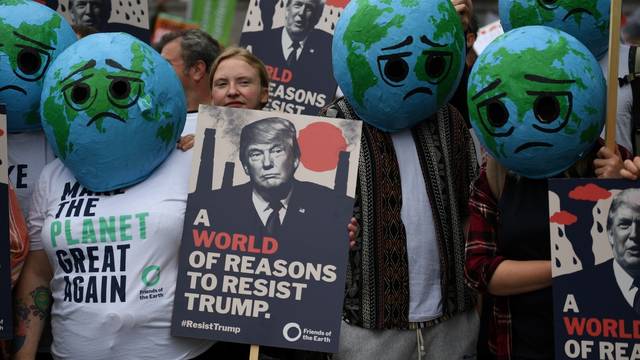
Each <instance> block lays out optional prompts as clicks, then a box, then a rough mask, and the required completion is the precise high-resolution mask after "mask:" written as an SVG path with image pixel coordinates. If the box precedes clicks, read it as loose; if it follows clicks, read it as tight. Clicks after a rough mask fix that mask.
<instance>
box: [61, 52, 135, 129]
mask: <svg viewBox="0 0 640 360" xmlns="http://www.w3.org/2000/svg"><path fill="white" fill-rule="evenodd" d="M105 64H106V68H97V67H96V66H97V63H96V61H95V60H89V61H87V62H86V63H85V64H84V65H82V66H81V67H80V68H78V69H76V70H75V71H73V72H72V73H70V74H69V75H67V77H65V78H64V79H63V80H62V82H61V92H62V93H63V94H64V101H65V103H66V105H67V106H68V107H69V108H71V109H73V110H75V111H76V112H86V113H87V114H88V115H89V116H90V118H89V120H88V122H87V125H86V126H91V125H94V124H95V126H96V127H97V128H98V129H100V128H102V125H103V121H104V120H105V119H114V120H116V121H119V122H121V123H126V122H127V121H126V120H125V119H126V118H127V113H128V109H129V108H131V107H132V106H134V105H135V104H136V103H137V102H138V99H139V98H140V95H141V93H142V89H143V81H142V79H140V75H141V74H142V72H141V71H137V70H133V69H127V68H125V67H124V66H123V65H121V64H120V63H118V62H117V61H115V60H113V59H106V60H105Z"/></svg>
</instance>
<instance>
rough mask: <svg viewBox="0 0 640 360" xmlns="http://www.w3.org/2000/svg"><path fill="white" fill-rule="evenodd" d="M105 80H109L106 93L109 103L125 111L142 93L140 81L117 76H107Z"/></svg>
mask: <svg viewBox="0 0 640 360" xmlns="http://www.w3.org/2000/svg"><path fill="white" fill-rule="evenodd" d="M107 79H109V80H110V82H109V88H108V89H107V93H108V96H109V102H110V103H111V104H113V106H115V107H117V108H120V109H126V108H129V107H131V106H132V105H133V104H135V103H136V102H137V101H138V99H139V98H140V93H141V91H142V80H141V79H138V78H135V77H129V76H118V75H108V76H107Z"/></svg>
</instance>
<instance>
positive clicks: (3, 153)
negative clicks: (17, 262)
mask: <svg viewBox="0 0 640 360" xmlns="http://www.w3.org/2000/svg"><path fill="white" fill-rule="evenodd" d="M6 114H7V111H6V109H5V107H4V105H2V104H0V339H9V338H11V336H12V331H13V326H12V316H11V262H10V260H9V254H10V252H11V251H10V243H9V176H8V165H9V162H8V159H7V116H6Z"/></svg>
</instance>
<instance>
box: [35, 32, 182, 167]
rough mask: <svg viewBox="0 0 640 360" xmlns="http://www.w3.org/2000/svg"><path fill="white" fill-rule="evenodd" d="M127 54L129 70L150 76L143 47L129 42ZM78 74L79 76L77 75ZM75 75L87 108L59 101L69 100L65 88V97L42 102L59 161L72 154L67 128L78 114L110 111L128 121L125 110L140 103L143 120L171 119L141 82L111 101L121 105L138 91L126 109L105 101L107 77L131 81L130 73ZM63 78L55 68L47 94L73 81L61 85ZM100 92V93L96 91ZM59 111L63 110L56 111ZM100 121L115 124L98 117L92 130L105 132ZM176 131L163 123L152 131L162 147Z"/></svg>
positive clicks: (89, 115)
mask: <svg viewBox="0 0 640 360" xmlns="http://www.w3.org/2000/svg"><path fill="white" fill-rule="evenodd" d="M131 51H132V54H133V59H132V61H131V68H132V69H133V70H135V71H141V72H142V74H144V75H146V76H143V77H142V78H145V77H149V76H150V75H151V74H152V68H153V67H152V65H153V62H152V60H151V59H152V57H151V56H150V53H149V50H148V49H146V48H145V47H143V46H142V45H140V44H137V43H133V44H132V46H131ZM87 63H88V61H82V62H80V63H77V64H74V65H72V66H71V67H70V69H69V71H68V73H72V72H74V71H76V70H78V69H80V68H81V67H83V66H85V65H86V64H87ZM78 75H79V76H78ZM78 75H74V77H76V78H85V77H87V78H86V79H85V80H83V81H82V83H84V84H86V85H88V86H89V88H90V95H89V99H88V100H87V102H90V104H89V105H88V107H87V108H86V109H83V110H76V109H74V108H72V107H71V106H69V105H68V104H67V102H66V101H65V100H64V99H63V97H64V96H65V95H66V96H67V97H68V98H70V96H71V94H70V92H71V89H72V87H69V88H67V89H66V90H65V92H67V93H68V94H60V95H58V96H49V97H47V99H46V100H45V103H44V105H43V106H44V108H43V109H44V113H45V114H47V115H46V117H45V121H46V122H47V123H48V124H49V125H50V126H51V127H52V128H53V132H54V137H55V139H56V144H57V147H58V150H59V156H60V158H62V159H65V158H66V157H67V155H68V154H69V153H71V152H72V151H73V144H72V143H69V129H70V127H71V123H72V122H73V121H75V120H76V117H77V116H78V115H79V114H83V115H86V117H87V119H91V118H93V117H94V116H95V115H98V114H100V113H102V112H111V113H114V114H116V115H118V116H120V117H121V118H123V119H125V120H128V119H129V118H130V116H129V109H130V108H131V107H134V106H138V102H140V101H144V102H145V103H146V104H147V106H148V108H147V109H145V110H143V111H142V116H143V118H144V119H145V120H146V121H151V122H158V123H159V122H161V120H164V119H170V118H171V116H173V114H172V113H170V112H163V111H162V109H161V106H160V105H161V104H160V102H158V101H157V102H156V103H153V101H151V100H150V99H154V98H155V97H154V93H153V88H152V87H151V86H145V84H144V82H142V81H131V82H130V84H131V92H130V94H129V96H128V97H127V98H125V99H122V100H113V99H112V100H111V101H115V102H116V103H118V104H119V105H121V106H123V105H126V104H128V103H130V102H131V101H132V100H133V97H135V96H136V95H137V94H138V91H139V92H140V98H139V99H138V100H137V101H136V102H134V103H132V104H131V105H130V106H129V107H125V108H122V107H116V106H113V104H112V103H111V102H110V100H109V98H108V95H107V93H108V89H109V85H110V83H111V79H110V78H108V77H111V78H113V77H123V78H131V77H132V73H131V72H127V71H121V70H110V69H104V68H97V67H93V68H90V69H87V70H83V71H81V72H80V73H79V74H78ZM62 78H64V77H63V76H62V74H61V69H57V70H56V72H55V73H54V79H55V80H56V81H55V83H54V85H52V86H51V87H50V89H49V92H48V93H49V94H51V95H53V94H58V93H59V92H60V90H61V89H62V88H63V87H64V86H65V85H68V84H70V83H73V82H74V80H73V79H68V80H66V81H65V82H64V83H61V79H62ZM97 90H100V91H97ZM145 91H149V93H145ZM60 108H62V109H63V111H60ZM104 121H118V120H115V119H112V118H108V117H107V118H104V117H103V118H100V119H98V120H96V121H95V122H94V124H95V127H96V129H97V130H98V131H99V132H100V133H105V132H106V129H105V128H104ZM174 131H176V129H175V126H174V125H173V124H172V123H171V124H167V125H164V126H160V125H158V130H157V132H156V137H157V138H158V139H160V140H161V141H162V142H164V143H165V145H169V144H170V143H171V140H172V136H170V134H173V132H174Z"/></svg>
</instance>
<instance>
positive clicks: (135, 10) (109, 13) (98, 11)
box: [49, 0, 151, 43]
mask: <svg viewBox="0 0 640 360" xmlns="http://www.w3.org/2000/svg"><path fill="white" fill-rule="evenodd" d="M49 2H50V1H49ZM55 2H56V1H54V3H55ZM57 3H58V4H57V5H58V6H57V8H56V11H58V13H60V14H61V15H63V16H64V17H65V18H66V19H67V21H69V23H70V24H73V25H87V26H91V27H93V28H95V29H96V30H98V32H125V33H128V34H131V35H133V36H135V37H137V38H138V39H140V40H142V41H144V42H146V43H149V40H150V36H151V35H150V31H149V1H148V0H138V1H118V0H58V1H57Z"/></svg>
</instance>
